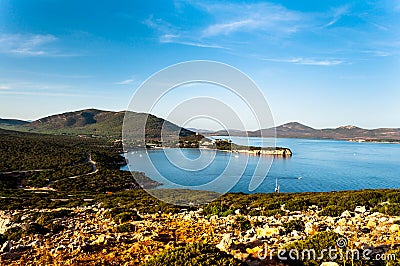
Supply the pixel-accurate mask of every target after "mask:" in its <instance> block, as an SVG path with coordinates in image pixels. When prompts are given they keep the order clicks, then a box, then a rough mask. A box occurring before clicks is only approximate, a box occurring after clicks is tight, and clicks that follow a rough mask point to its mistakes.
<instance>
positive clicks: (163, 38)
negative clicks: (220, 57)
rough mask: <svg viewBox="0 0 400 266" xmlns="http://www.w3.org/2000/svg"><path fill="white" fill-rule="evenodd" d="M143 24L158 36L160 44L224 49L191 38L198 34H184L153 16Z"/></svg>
mask: <svg viewBox="0 0 400 266" xmlns="http://www.w3.org/2000/svg"><path fill="white" fill-rule="evenodd" d="M143 23H144V24H145V25H147V26H148V27H150V28H152V29H153V30H155V31H156V32H157V33H158V34H159V42H160V43H176V44H181V45H186V46H195V47H201V48H217V49H223V48H224V47H222V46H220V45H216V44H212V43H208V42H204V41H201V40H199V39H198V38H193V37H194V36H198V34H193V32H189V31H188V32H185V31H184V30H182V29H178V28H177V27H175V26H173V25H171V24H170V23H168V22H166V21H164V20H162V19H155V18H154V17H153V16H150V17H149V18H148V19H146V20H145V21H144V22H143Z"/></svg>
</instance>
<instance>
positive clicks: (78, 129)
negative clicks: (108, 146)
mask: <svg viewBox="0 0 400 266" xmlns="http://www.w3.org/2000/svg"><path fill="white" fill-rule="evenodd" d="M125 114H126V112H125V111H121V112H112V111H103V110H97V109H85V110H79V111H74V112H67V113H62V114H57V115H52V116H48V117H44V118H41V119H38V120H36V121H33V122H31V123H27V124H21V125H13V126H12V127H11V126H9V125H7V126H2V125H1V124H0V128H6V129H13V130H18V131H25V132H36V133H45V134H57V135H89V136H100V137H111V138H120V137H121V134H122V125H123V123H124V117H125ZM127 114H128V115H127V116H126V118H125V123H126V125H127V129H128V131H129V133H130V134H132V135H135V136H136V135H138V134H139V133H140V132H141V131H142V130H143V129H142V127H143V126H142V125H143V124H144V122H146V130H145V133H146V138H154V139H159V138H160V135H161V129H162V128H164V133H166V134H167V135H174V134H175V135H176V132H178V133H179V135H180V136H184V137H191V136H195V135H196V133H195V132H193V131H190V130H187V129H184V128H181V127H179V126H177V125H175V124H173V123H171V122H169V121H165V120H164V119H162V118H159V117H156V116H153V115H148V114H144V113H135V112H129V113H127Z"/></svg>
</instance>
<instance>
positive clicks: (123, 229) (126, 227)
mask: <svg viewBox="0 0 400 266" xmlns="http://www.w3.org/2000/svg"><path fill="white" fill-rule="evenodd" d="M135 230H136V228H135V225H133V224H131V223H125V224H120V225H118V226H117V232H118V233H129V232H134V231H135Z"/></svg>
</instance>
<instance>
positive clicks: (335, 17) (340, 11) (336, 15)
mask: <svg viewBox="0 0 400 266" xmlns="http://www.w3.org/2000/svg"><path fill="white" fill-rule="evenodd" d="M349 12H350V5H344V6H340V7H336V8H333V9H332V10H331V11H330V12H329V13H328V15H329V14H331V16H332V18H331V20H330V21H329V22H328V23H327V24H325V25H324V27H331V26H333V25H334V24H336V23H337V22H338V21H339V20H340V19H341V18H342V17H343V16H345V15H347V14H348V13H349Z"/></svg>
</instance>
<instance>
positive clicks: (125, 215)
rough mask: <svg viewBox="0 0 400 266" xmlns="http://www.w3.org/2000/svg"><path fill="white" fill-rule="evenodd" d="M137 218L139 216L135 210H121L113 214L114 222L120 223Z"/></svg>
mask: <svg viewBox="0 0 400 266" xmlns="http://www.w3.org/2000/svg"><path fill="white" fill-rule="evenodd" d="M138 220H140V216H139V215H138V214H137V212H136V211H128V212H122V213H119V214H117V215H115V216H114V222H116V223H120V224H122V223H125V222H129V221H138Z"/></svg>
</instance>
